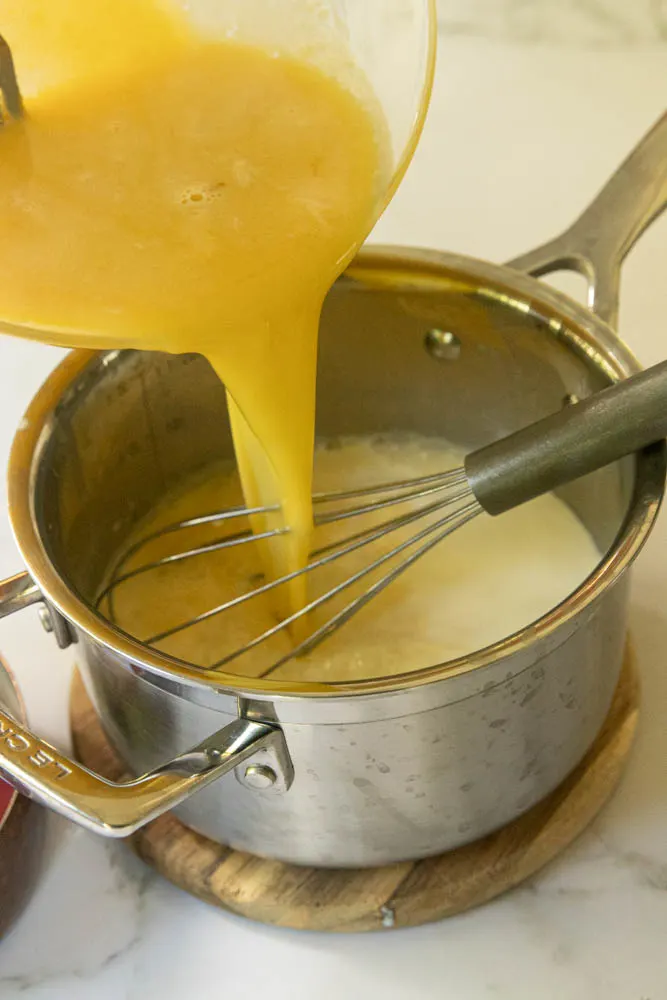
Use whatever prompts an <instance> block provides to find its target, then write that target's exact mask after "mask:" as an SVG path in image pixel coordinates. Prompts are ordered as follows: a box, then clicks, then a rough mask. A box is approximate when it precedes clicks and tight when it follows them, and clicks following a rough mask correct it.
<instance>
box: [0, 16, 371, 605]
mask: <svg viewBox="0 0 667 1000" xmlns="http://www.w3.org/2000/svg"><path fill="white" fill-rule="evenodd" d="M43 7H44V5H43V3H42V2H41V0H17V2H16V3H14V4H12V3H11V2H10V3H9V4H8V9H7V11H6V12H5V11H4V9H3V17H5V14H6V17H5V22H3V31H5V32H6V37H7V39H8V41H9V43H10V45H14V42H13V38H14V37H15V38H16V42H17V44H16V45H14V48H15V49H16V53H15V54H16V62H17V67H18V72H19V76H20V75H21V66H22V58H21V56H22V54H23V53H26V55H25V59H26V60H27V59H28V57H30V60H29V61H30V63H31V65H32V62H34V61H36V56H35V53H34V52H33V50H32V49H31V45H30V40H31V39H32V38H34V39H35V40H36V41H35V44H36V45H37V51H38V53H39V54H40V56H42V55H43V57H44V58H45V59H47V60H50V61H51V63H53V64H54V68H53V70H52V72H53V75H54V77H55V78H56V79H57V80H58V81H59V82H58V84H57V85H54V86H43V87H42V89H41V90H40V91H39V93H38V95H37V96H36V97H34V98H33V99H32V100H30V101H27V102H26V106H27V119H26V121H25V122H24V123H23V124H21V125H16V124H11V125H9V126H7V127H6V128H5V129H4V130H3V132H2V134H1V135H0V215H1V218H2V225H1V226H0V259H2V262H3V267H2V270H3V278H2V290H1V291H0V315H1V317H2V319H3V320H4V321H6V322H7V323H10V324H17V325H19V324H20V325H22V326H24V327H27V328H30V329H31V330H32V331H33V332H34V333H33V335H34V336H36V337H39V338H40V339H44V340H48V341H50V342H56V343H59V344H63V345H67V346H73V345H83V346H87V347H103V346H114V347H137V348H154V349H159V350H165V351H170V352H173V353H181V352H190V351H192V352H197V353H201V354H204V355H206V357H207V358H208V359H209V360H210V362H211V364H212V365H213V366H214V368H215V369H216V371H217V372H218V374H219V375H220V377H221V379H222V380H223V381H224V383H225V385H226V386H227V389H228V392H229V395H230V397H231V404H230V408H231V413H232V420H233V430H234V437H235V442H236V448H237V455H238V460H239V465H240V469H241V472H242V476H243V484H244V491H245V495H246V498H247V500H248V502H249V503H250V504H252V505H253V506H254V505H257V504H264V505H279V506H280V507H281V509H282V512H283V515H284V518H285V520H286V522H287V523H288V524H289V526H290V533H289V535H286V536H283V537H282V538H281V539H280V541H279V543H277V544H276V545H275V546H273V547H272V551H271V552H270V553H265V555H266V556H267V557H268V558H269V559H270V560H271V562H272V563H275V566H274V567H273V568H272V572H287V571H288V570H293V569H295V568H297V567H298V566H301V565H303V564H304V563H305V561H306V557H307V552H308V548H309V542H310V531H311V507H310V493H311V476H312V453H313V422H314V407H315V362H316V353H317V325H318V320H319V313H320V309H321V306H322V301H323V299H324V296H325V294H326V292H327V291H328V289H329V287H330V286H331V284H332V282H333V281H334V279H335V277H336V276H337V274H338V273H339V272H340V271H341V270H342V268H343V266H344V264H345V262H346V260H347V259H348V258H349V256H350V255H351V253H352V252H353V251H354V250H355V248H356V247H357V246H358V245H359V243H360V242H361V241H362V240H363V239H364V237H365V236H366V234H367V232H368V230H369V229H370V228H371V226H372V224H373V222H374V220H375V217H376V215H377V212H378V206H379V204H380V202H381V200H382V198H383V197H384V195H385V191H386V188H387V185H388V184H389V181H390V179H391V178H390V168H389V159H390V158H389V152H388V147H389V140H388V135H387V132H386V126H385V124H384V121H383V118H382V115H381V112H380V111H379V106H378V105H377V104H376V102H374V100H373V95H372V92H371V90H370V87H368V90H367V92H365V93H364V95H363V97H364V99H361V98H359V97H358V96H357V95H356V94H353V93H352V92H351V90H350V89H348V88H347V87H345V86H343V85H342V83H340V82H339V81H338V80H337V79H336V78H334V77H333V76H329V75H326V74H325V73H324V72H321V71H320V70H319V69H318V68H317V67H316V66H314V65H309V64H307V63H306V62H301V61H297V60H295V59H292V58H288V57H276V55H275V53H271V52H269V51H264V50H262V49H260V48H253V47H250V46H246V45H242V44H238V43H236V42H224V41H215V42H207V41H206V39H204V38H202V37H201V36H200V35H198V34H196V33H194V31H193V30H191V29H190V28H189V26H188V24H186V23H185V22H183V23H180V22H179V21H178V20H177V18H176V16H175V14H174V15H172V16H170V17H168V16H167V15H166V14H165V13H164V12H163V10H162V8H161V7H159V6H158V4H157V3H155V4H153V3H151V2H150V0H116V2H114V3H109V2H108V0H87V2H86V4H83V5H82V4H81V3H80V0H50V2H49V4H48V11H47V12H46V13H44V12H43ZM80 19H82V21H81V20H80ZM12 26H13V27H14V31H15V35H13V34H12ZM115 41H117V42H118V47H119V49H120V52H121V56H120V57H119V61H118V62H114V60H113V49H114V42H115ZM59 46H60V47H61V49H64V50H65V53H66V57H65V56H64V55H63V56H62V58H61V59H60V60H58V58H57V56H56V55H54V53H53V49H55V50H56V52H57V51H58V47H59ZM98 54H99V58H100V66H99V73H96V72H95V61H96V58H97V56H98ZM72 63H73V64H74V65H75V66H76V67H77V69H78V70H79V72H78V73H73V71H72V68H71V67H72ZM360 79H361V74H359V77H357V78H356V79H355V82H356V83H357V90H359V91H363V90H364V88H363V83H362V82H360ZM260 441H261V445H260V444H259V442H260ZM274 520H275V519H274ZM255 526H256V527H258V528H261V527H263V524H262V523H261V521H260V520H259V519H256V520H255ZM292 590H293V592H292V597H291V602H290V604H291V605H292V606H294V605H295V604H297V603H299V601H302V600H303V589H302V587H300V586H299V585H298V584H295V585H294V586H293V588H292Z"/></svg>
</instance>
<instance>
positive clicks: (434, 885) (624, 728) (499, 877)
mask: <svg viewBox="0 0 667 1000" xmlns="http://www.w3.org/2000/svg"><path fill="white" fill-rule="evenodd" d="M638 694H639V684H638V678H637V673H636V668H635V666H634V663H633V662H632V657H631V656H630V655H626V661H625V664H624V667H623V671H622V674H621V678H620V681H619V685H618V688H617V691H616V694H615V696H614V701H613V704H612V706H611V709H610V711H609V715H608V716H607V720H606V722H605V724H604V727H603V729H602V731H601V732H600V735H599V736H598V738H597V740H596V741H595V743H594V744H593V746H592V747H591V749H590V750H589V752H588V753H587V754H586V757H585V758H584V760H583V761H582V762H581V764H580V765H579V766H578V767H577V768H576V769H575V770H574V771H573V772H572V774H571V775H570V776H569V777H568V778H567V779H566V780H565V781H564V782H563V783H562V784H561V785H560V786H559V787H558V788H557V789H556V790H555V791H554V792H552V793H551V795H549V796H548V797H547V798H546V799H544V800H543V801H542V802H540V803H538V805H536V806H534V807H533V808H532V809H531V810H530V811H529V812H527V813H525V814H524V815H523V816H521V817H519V819H517V820H515V821H514V822H513V823H510V824H509V825H508V826H506V827H504V828H503V829H502V830H499V831H497V832H496V833H493V834H491V835H489V836H488V837H484V838H483V839H482V840H478V841H476V842H475V843H473V844H469V845H467V846H465V847H460V848H457V849H456V850H454V851H450V852H448V853H446V854H441V855H438V856H437V857H434V858H427V859H426V860H423V861H415V862H403V863H401V864H394V865H387V866H385V867H383V868H367V869H354V870H352V869H343V870H332V869H326V868H306V867H300V866H298V865H291V864H283V863H282V862H280V861H270V860H266V859H264V858H260V857H256V856H255V855H251V854H244V853H243V852H241V851H235V850H232V849H231V848H229V847H225V846H224V845H221V844H218V843H216V842H215V841H212V840H208V839H207V838H206V837H202V836H200V835H199V834H197V833H194V832H193V831H192V830H190V829H189V828H188V827H186V826H184V825H183V824H182V823H181V822H180V821H179V820H177V819H176V818H175V817H174V816H172V815H169V814H167V815H165V816H162V817H160V818H159V819H156V820H154V821H153V822H152V823H149V824H148V826H146V827H144V829H143V830H140V831H139V832H138V833H136V834H134V836H132V837H131V838H129V843H130V844H131V846H132V848H133V849H134V850H135V852H136V853H137V854H138V855H139V857H141V858H143V860H144V861H145V862H146V863H147V864H149V865H150V866H151V867H152V868H154V869H155V870H156V871H158V872H160V874H161V875H163V876H164V877H165V878H167V879H169V880H170V881H171V882H173V883H174V884H175V885H177V886H180V888H181V889H185V890H186V892H190V893H192V895H194V896H198V897H199V898H200V899H203V900H205V901H206V902H207V903H213V904H214V905H215V906H219V907H222V908H223V909H226V910H229V911H231V912H232V913H236V914H238V915H240V916H244V917H248V918H249V919H251V920H258V921H261V922H263V923H267V924H275V925H277V926H280V927H293V928H296V929H299V930H317V931H369V930H381V929H388V928H392V927H413V926H416V925H418V924H424V923H428V922H430V921H434V920H440V919H442V918H443V917H448V916H452V915H453V914H456V913H461V912H463V911H464V910H468V909H470V908H472V907H474V906H479V905H480V904H481V903H486V902H488V900H490V899H493V898H494V896H498V895H500V893H503V892H506V891H507V890H508V889H511V888H513V887H514V886H516V885H518V884H519V883H520V882H523V881H524V879H527V878H529V877H530V876H531V875H534V874H535V872H537V871H539V869H540V868H542V867H543V866H544V865H546V864H547V862H549V861H551V860H552V859H553V858H554V857H556V855H558V854H560V853H561V851H563V850H564V849H565V848H566V847H567V846H568V845H569V844H570V843H571V842H572V841H573V840H574V839H575V838H576V837H577V836H578V835H579V834H580V833H581V832H582V830H584V828H585V827H586V826H588V824H589V823H590V822H591V820H592V819H593V818H594V817H595V815H596V814H597V812H598V811H599V810H600V809H601V807H602V806H603V805H604V803H605V802H606V801H607V799H608V798H609V797H610V795H611V793H612V792H613V791H614V788H615V787H616V784H617V782H618V780H619V778H620V776H621V773H622V771H623V767H624V764H625V762H626V759H627V757H628V753H629V751H630V748H631V746H632V743H633V740H634V736H635V731H636V728H637V716H638ZM71 723H72V733H73V739H74V746H75V749H76V752H77V754H78V756H79V759H80V760H81V761H82V762H83V763H84V764H86V765H87V766H88V767H91V768H93V769H94V770H96V771H98V772H99V773H100V774H102V775H104V776H106V777H107V778H111V779H113V780H119V779H120V778H122V777H123V775H124V768H123V765H122V763H121V761H120V760H119V758H118V757H117V756H116V754H115V752H114V751H113V750H112V749H111V747H110V746H109V744H108V742H107V739H106V736H105V735H104V733H103V731H102V727H101V725H100V723H99V720H98V718H97V715H96V714H95V711H94V709H93V707H92V705H91V703H90V701H89V699H88V696H87V694H86V692H85V690H84V687H83V683H82V682H81V679H80V677H79V676H78V674H77V675H75V678H74V683H73V687H72V697H71ZM223 780H224V779H223ZM221 793H222V789H221Z"/></svg>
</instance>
